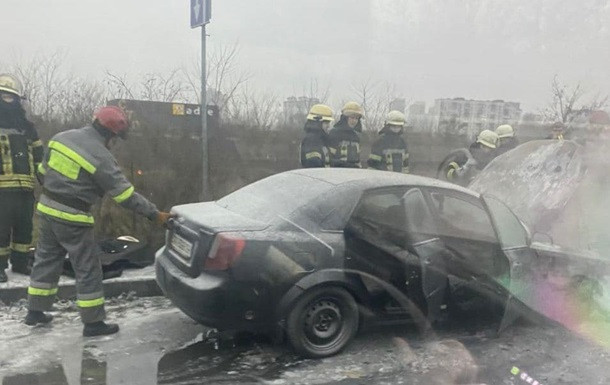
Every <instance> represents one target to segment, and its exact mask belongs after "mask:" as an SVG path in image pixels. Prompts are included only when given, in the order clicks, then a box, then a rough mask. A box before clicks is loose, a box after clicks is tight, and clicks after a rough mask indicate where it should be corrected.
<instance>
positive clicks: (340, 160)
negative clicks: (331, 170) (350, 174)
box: [329, 102, 364, 168]
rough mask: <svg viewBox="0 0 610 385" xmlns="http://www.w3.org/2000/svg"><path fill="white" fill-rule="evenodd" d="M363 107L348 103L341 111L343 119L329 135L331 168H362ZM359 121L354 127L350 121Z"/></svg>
mask: <svg viewBox="0 0 610 385" xmlns="http://www.w3.org/2000/svg"><path fill="white" fill-rule="evenodd" d="M363 114H364V111H363V110H362V107H360V105H358V103H356V102H348V103H346V104H345V106H344V107H343V109H342V110H341V118H340V119H339V121H338V122H337V124H335V126H334V127H333V129H332V130H331V131H330V133H329V150H330V153H331V156H330V166H331V167H347V168H360V167H361V165H360V137H359V136H358V132H362V122H361V118H362V116H363ZM350 118H355V119H357V123H356V124H355V125H354V126H350V124H349V122H348V120H349V119H350Z"/></svg>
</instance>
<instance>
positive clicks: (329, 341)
mask: <svg viewBox="0 0 610 385" xmlns="http://www.w3.org/2000/svg"><path fill="white" fill-rule="evenodd" d="M358 321H359V313H358V304H356V301H355V300H354V297H352V296H351V294H350V293H348V292H347V291H346V290H344V289H342V288H339V287H320V288H315V289H312V290H310V291H308V292H306V293H305V294H303V295H302V296H301V297H300V298H298V299H297V301H296V302H295V305H294V306H293V307H292V310H291V311H290V313H289V314H288V319H287V330H286V334H287V336H288V340H289V341H290V344H291V345H292V347H293V348H294V349H295V350H296V351H297V352H298V353H299V354H301V355H303V356H306V357H310V358H321V357H328V356H331V355H333V354H336V353H338V352H339V351H341V349H343V348H344V347H345V346H346V345H347V343H348V342H349V341H350V340H351V339H352V337H353V336H354V335H355V334H356V332H357V331H358Z"/></svg>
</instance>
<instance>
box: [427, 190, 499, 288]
mask: <svg viewBox="0 0 610 385" xmlns="http://www.w3.org/2000/svg"><path fill="white" fill-rule="evenodd" d="M428 199H429V201H430V204H431V206H432V209H433V213H434V217H435V223H436V228H437V232H438V235H439V238H440V240H441V241H442V243H443V245H444V246H445V247H446V248H447V249H448V250H449V251H450V254H449V255H448V256H447V259H446V260H445V264H446V269H447V270H448V271H450V272H451V274H452V275H455V276H457V277H460V278H462V279H466V280H471V279H473V278H474V279H486V278H488V277H492V278H495V277H500V276H502V275H503V274H505V273H506V272H507V270H508V261H507V259H506V256H505V255H504V254H503V253H502V249H501V247H500V243H499V241H498V239H497V236H496V234H495V232H494V228H493V225H492V222H491V219H490V216H489V214H488V213H487V211H486V209H485V207H484V205H483V204H482V203H481V202H480V201H479V200H478V199H477V198H476V197H473V196H470V195H467V194H463V193H461V192H459V191H454V190H449V189H437V188H434V189H429V190H428Z"/></svg>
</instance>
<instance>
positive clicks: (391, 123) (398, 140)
mask: <svg viewBox="0 0 610 385" xmlns="http://www.w3.org/2000/svg"><path fill="white" fill-rule="evenodd" d="M404 126H405V115H404V114H403V113H402V112H400V111H390V112H389V113H388V118H387V121H386V124H385V126H383V128H382V129H381V131H379V134H380V135H381V137H380V138H379V139H377V140H376V141H375V143H373V146H372V148H371V154H370V155H369V159H368V161H367V163H368V166H369V168H374V169H377V170H384V171H395V172H402V173H405V174H408V173H409V152H408V150H407V143H406V142H405V140H404V139H403V138H402V134H403V131H404Z"/></svg>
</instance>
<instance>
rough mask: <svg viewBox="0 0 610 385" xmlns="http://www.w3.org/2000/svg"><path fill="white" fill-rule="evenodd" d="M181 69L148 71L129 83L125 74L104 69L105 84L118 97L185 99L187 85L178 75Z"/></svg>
mask: <svg viewBox="0 0 610 385" xmlns="http://www.w3.org/2000/svg"><path fill="white" fill-rule="evenodd" d="M180 74H181V71H180V70H178V69H175V70H173V71H171V72H170V73H169V74H168V75H163V74H160V73H148V74H145V75H143V76H142V77H141V79H140V80H139V83H138V84H136V85H134V84H132V83H130V81H129V80H128V78H127V76H126V75H117V74H113V73H112V72H110V71H106V77H107V84H108V86H109V88H110V89H111V90H113V96H114V97H115V98H118V99H125V98H128V99H140V100H150V101H157V102H172V101H185V97H184V95H185V92H186V90H187V85H186V84H185V83H184V81H183V79H182V78H181V77H180Z"/></svg>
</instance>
